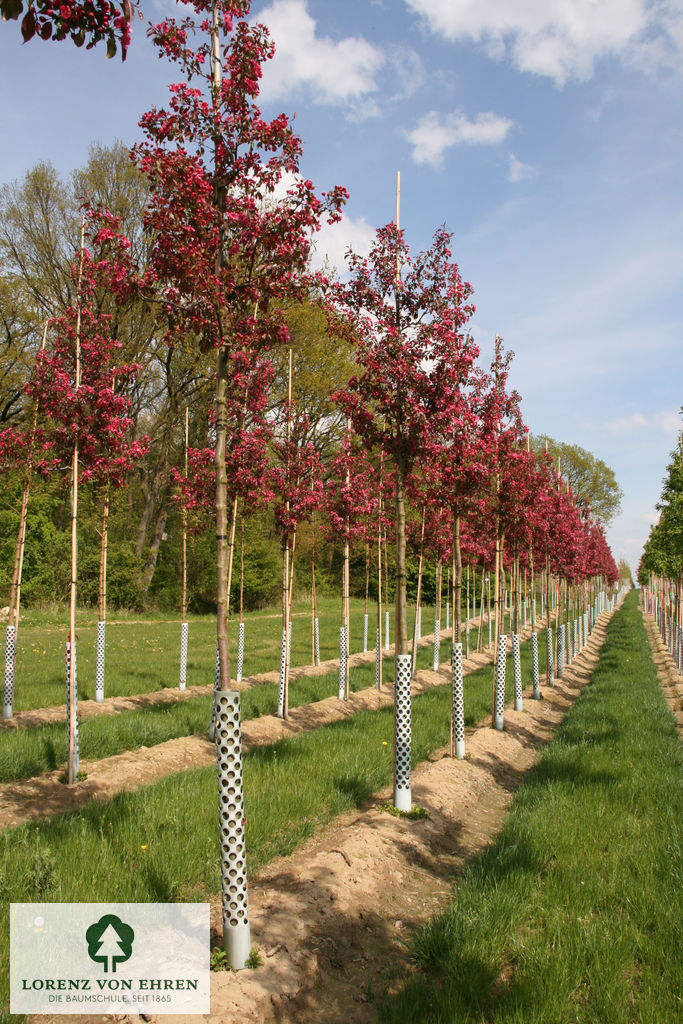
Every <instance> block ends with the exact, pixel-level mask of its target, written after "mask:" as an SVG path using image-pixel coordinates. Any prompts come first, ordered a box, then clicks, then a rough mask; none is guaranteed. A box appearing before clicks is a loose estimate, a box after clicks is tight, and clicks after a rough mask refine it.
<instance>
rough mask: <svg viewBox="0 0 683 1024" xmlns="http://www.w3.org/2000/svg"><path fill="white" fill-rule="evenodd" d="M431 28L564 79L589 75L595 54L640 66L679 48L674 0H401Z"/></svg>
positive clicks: (679, 14) (668, 59) (677, 1)
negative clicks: (484, 0)
mask: <svg viewBox="0 0 683 1024" xmlns="http://www.w3.org/2000/svg"><path fill="white" fill-rule="evenodd" d="M406 3H407V5H408V6H409V7H410V8H411V9H412V10H414V11H415V12H416V13H417V14H419V15H422V16H423V17H424V18H425V19H426V21H427V23H428V25H429V27H430V29H431V30H432V31H433V32H435V33H438V34H439V35H442V36H445V37H446V38H448V39H451V40H453V41H460V40H472V41H474V42H477V43H481V44H482V45H483V46H484V47H485V48H486V50H487V52H488V54H489V56H491V57H493V58H494V59H496V60H501V59H503V58H508V59H509V60H511V61H512V63H513V64H514V65H515V66H516V67H517V68H518V69H519V70H520V71H529V72H532V73H534V74H538V75H544V76H547V77H549V78H552V79H554V81H555V82H556V83H557V84H558V85H564V83H565V82H567V81H568V80H569V79H572V78H575V79H579V80H586V79H589V78H590V77H591V76H592V74H593V69H594V64H595V61H596V60H598V59H600V58H601V57H618V58H621V59H624V60H626V61H627V62H629V63H636V64H639V65H640V66H642V67H647V66H650V67H652V65H653V64H654V65H656V66H661V65H666V66H669V67H675V66H676V63H677V60H680V57H681V53H682V52H683V11H682V9H681V0H671V2H670V3H661V2H655V3H653V2H651V0H515V2H514V3H512V2H511V0H486V2H485V3H482V0H406Z"/></svg>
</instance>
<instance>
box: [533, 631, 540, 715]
mask: <svg viewBox="0 0 683 1024" xmlns="http://www.w3.org/2000/svg"><path fill="white" fill-rule="evenodd" d="M531 682H532V685H533V688H534V700H540V699H541V680H540V677H539V674H538V633H532V634H531Z"/></svg>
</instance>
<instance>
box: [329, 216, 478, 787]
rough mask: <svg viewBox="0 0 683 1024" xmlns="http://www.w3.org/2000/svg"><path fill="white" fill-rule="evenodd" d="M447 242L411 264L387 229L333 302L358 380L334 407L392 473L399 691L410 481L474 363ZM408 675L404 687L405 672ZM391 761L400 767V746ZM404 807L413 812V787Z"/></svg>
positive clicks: (405, 646) (439, 437) (352, 261)
mask: <svg viewBox="0 0 683 1024" xmlns="http://www.w3.org/2000/svg"><path fill="white" fill-rule="evenodd" d="M450 237H451V236H450V235H449V234H448V233H447V232H446V231H445V230H444V229H440V230H438V231H437V232H436V234H435V236H434V242H433V244H432V246H431V248H430V249H428V250H427V251H426V252H424V253H420V254H419V255H418V256H417V257H414V258H411V256H410V253H409V251H408V247H407V245H406V242H405V239H404V236H403V232H401V231H400V230H398V229H397V227H396V225H395V224H388V225H386V226H385V227H383V228H380V229H379V230H378V231H377V235H376V238H375V241H374V243H373V245H372V247H371V250H370V255H369V257H368V258H367V259H362V258H361V257H359V256H357V255H355V254H353V253H350V254H349V256H348V263H349V271H350V280H349V281H348V283H344V284H339V285H338V286H337V287H336V288H335V290H334V292H333V295H332V301H333V306H334V309H335V311H336V314H337V316H338V321H337V324H338V325H341V329H344V327H345V328H346V329H347V331H348V334H349V337H350V338H354V337H355V338H356V339H357V340H356V362H357V365H358V373H357V374H356V375H355V376H354V377H352V378H351V380H350V381H349V383H348V385H347V387H346V388H344V389H342V390H340V391H339V392H338V394H337V400H338V401H339V403H340V404H341V405H342V408H343V409H344V411H345V413H346V415H347V416H348V417H350V419H351V421H352V423H353V426H354V429H355V430H356V432H357V433H358V434H360V435H361V436H362V437H363V438H364V439H365V442H366V445H367V446H368V447H377V448H378V449H382V450H383V451H384V453H385V454H386V455H387V456H388V458H389V459H390V460H391V464H392V467H393V470H394V473H395V506H394V507H395V522H396V624H395V631H396V657H397V662H396V667H397V685H398V671H399V668H401V669H403V661H400V662H399V659H404V658H406V657H407V658H408V660H410V649H409V641H408V629H407V613H406V561H405V560H406V485H407V480H408V477H409V474H410V473H411V471H412V469H413V467H414V465H415V464H416V463H417V462H419V461H421V460H423V459H429V458H431V457H432V456H433V452H434V450H435V449H436V448H439V447H440V445H441V444H442V441H443V438H444V437H446V436H448V435H449V434H450V432H451V426H452V421H453V417H454V416H455V415H457V409H458V404H459V390H460V388H461V387H462V386H463V385H464V384H465V383H466V382H467V380H468V378H469V376H470V374H471V372H472V364H473V362H474V358H475V353H474V348H473V346H472V344H471V343H470V342H469V341H468V340H467V339H466V338H464V337H463V334H462V328H463V326H464V324H465V323H466V322H467V320H468V318H469V317H470V316H471V314H472V312H473V307H472V306H471V305H470V304H469V302H468V299H469V296H470V291H471V289H470V286H469V285H468V284H466V283H464V282H463V281H462V278H461V277H460V273H459V271H458V268H457V266H456V265H455V264H454V263H453V262H452V261H451V251H450ZM333 322H334V321H333ZM407 670H408V678H410V665H408V666H407ZM409 700H410V698H409V694H408V702H409ZM397 703H398V702H397ZM395 728H396V719H395ZM394 757H395V764H396V763H397V762H396V758H397V757H398V753H397V747H396V745H395V750H394ZM396 788H397V787H395V790H396ZM397 796H398V793H397V792H395V799H397ZM401 799H402V800H403V802H406V803H407V804H408V805H409V804H410V791H409V786H408V788H407V793H406V794H405V795H404V796H403V797H401Z"/></svg>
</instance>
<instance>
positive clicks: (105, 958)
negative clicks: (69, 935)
mask: <svg viewBox="0 0 683 1024" xmlns="http://www.w3.org/2000/svg"><path fill="white" fill-rule="evenodd" d="M134 940H135V932H134V931H133V929H132V928H131V926H130V925H129V924H126V923H125V922H124V921H122V920H121V918H120V917H117V916H116V915H115V914H105V915H104V917H101V918H100V919H99V921H96V922H95V924H91V925H90V927H89V928H88V930H87V931H86V933H85V941H86V942H87V943H88V956H89V957H90V959H91V960H93V961H94V962H95V963H96V964H102V966H103V967H104V971H105V973H109V972H111V973H112V974H115V973H116V965H117V964H123V963H125V962H126V960H130V957H131V954H132V952H133V941H134Z"/></svg>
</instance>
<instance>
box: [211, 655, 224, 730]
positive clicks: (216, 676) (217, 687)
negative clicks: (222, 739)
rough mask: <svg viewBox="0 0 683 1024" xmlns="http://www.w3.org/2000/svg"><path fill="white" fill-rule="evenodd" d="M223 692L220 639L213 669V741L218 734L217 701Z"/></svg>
mask: <svg viewBox="0 0 683 1024" xmlns="http://www.w3.org/2000/svg"><path fill="white" fill-rule="evenodd" d="M220 692H221V661H220V655H219V653H218V641H216V664H215V665H214V669H213V702H212V704H211V724H210V725H209V739H210V740H211V741H213V740H214V739H215V736H216V701H217V699H218V694H219V693H220Z"/></svg>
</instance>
